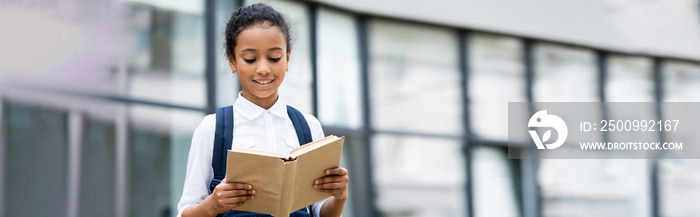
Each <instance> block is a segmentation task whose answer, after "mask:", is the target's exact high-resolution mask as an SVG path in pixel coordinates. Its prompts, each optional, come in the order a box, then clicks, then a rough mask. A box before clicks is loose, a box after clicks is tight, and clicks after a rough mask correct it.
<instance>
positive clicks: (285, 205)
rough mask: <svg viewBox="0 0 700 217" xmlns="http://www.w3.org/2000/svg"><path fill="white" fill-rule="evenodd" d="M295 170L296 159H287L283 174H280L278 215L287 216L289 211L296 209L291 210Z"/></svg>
mask: <svg viewBox="0 0 700 217" xmlns="http://www.w3.org/2000/svg"><path fill="white" fill-rule="evenodd" d="M296 172H297V161H288V162H285V163H284V176H282V180H283V182H282V194H281V203H280V208H279V212H280V214H279V215H276V216H278V217H279V216H289V214H290V213H292V212H294V211H296V210H292V203H293V202H294V201H292V198H293V195H294V180H295V178H294V177H295V175H296Z"/></svg>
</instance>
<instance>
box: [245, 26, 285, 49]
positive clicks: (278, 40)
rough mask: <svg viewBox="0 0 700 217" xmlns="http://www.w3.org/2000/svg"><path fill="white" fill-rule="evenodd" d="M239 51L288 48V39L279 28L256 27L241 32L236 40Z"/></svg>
mask: <svg viewBox="0 0 700 217" xmlns="http://www.w3.org/2000/svg"><path fill="white" fill-rule="evenodd" d="M236 41H237V43H236V44H237V45H236V49H237V50H243V49H249V48H255V49H256V50H260V49H264V50H267V49H269V48H274V47H282V48H283V49H284V48H286V43H287V42H286V37H285V35H284V33H283V32H282V29H281V28H280V27H278V26H262V25H255V26H252V27H250V28H247V29H245V30H243V31H241V33H240V34H238V37H237V38H236Z"/></svg>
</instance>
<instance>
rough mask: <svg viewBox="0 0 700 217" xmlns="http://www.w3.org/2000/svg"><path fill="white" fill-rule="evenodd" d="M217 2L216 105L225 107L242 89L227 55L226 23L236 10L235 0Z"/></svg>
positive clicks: (215, 21) (215, 23)
mask: <svg viewBox="0 0 700 217" xmlns="http://www.w3.org/2000/svg"><path fill="white" fill-rule="evenodd" d="M215 2H216V8H215V10H216V12H215V13H216V19H215V20H214V25H215V28H214V29H215V30H216V42H215V43H214V47H215V48H216V54H215V56H214V59H215V64H216V66H215V67H216V69H215V71H216V106H217V108H219V107H224V106H228V105H232V104H233V103H234V102H235V101H236V98H238V91H239V89H240V87H239V83H238V74H234V73H233V72H232V71H231V66H229V64H228V59H227V56H226V46H225V45H226V38H225V37H226V23H227V22H228V20H229V18H230V17H231V13H233V11H235V10H236V8H237V7H236V4H235V1H229V0H217V1H215Z"/></svg>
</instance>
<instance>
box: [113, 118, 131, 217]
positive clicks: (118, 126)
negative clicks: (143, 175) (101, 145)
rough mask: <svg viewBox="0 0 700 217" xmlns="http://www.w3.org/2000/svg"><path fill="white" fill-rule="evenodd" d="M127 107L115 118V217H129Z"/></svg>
mask: <svg viewBox="0 0 700 217" xmlns="http://www.w3.org/2000/svg"><path fill="white" fill-rule="evenodd" d="M128 109H129V107H128V106H121V108H120V109H118V111H117V113H116V116H115V120H114V122H115V131H116V132H115V134H116V146H117V147H116V151H115V159H116V171H115V173H116V176H115V177H116V181H115V188H114V195H115V196H116V199H115V207H114V210H115V216H116V217H126V216H129V215H128V214H129V203H128V198H129V168H128V166H129V164H128V157H129V147H128V143H127V141H128V136H129V135H128V129H129V128H128V127H129V126H128Z"/></svg>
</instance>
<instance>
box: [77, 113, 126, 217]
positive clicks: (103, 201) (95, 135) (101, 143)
mask: <svg viewBox="0 0 700 217" xmlns="http://www.w3.org/2000/svg"><path fill="white" fill-rule="evenodd" d="M81 136H82V145H81V148H80V150H81V154H80V155H81V160H80V164H81V166H80V211H79V214H80V215H81V216H113V215H114V213H115V210H114V204H115V194H114V188H115V186H116V184H115V183H116V164H115V163H116V155H115V153H116V141H117V138H116V128H115V125H114V121H113V120H103V119H102V118H94V117H88V118H86V121H84V124H83V132H82V135H81Z"/></svg>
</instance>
